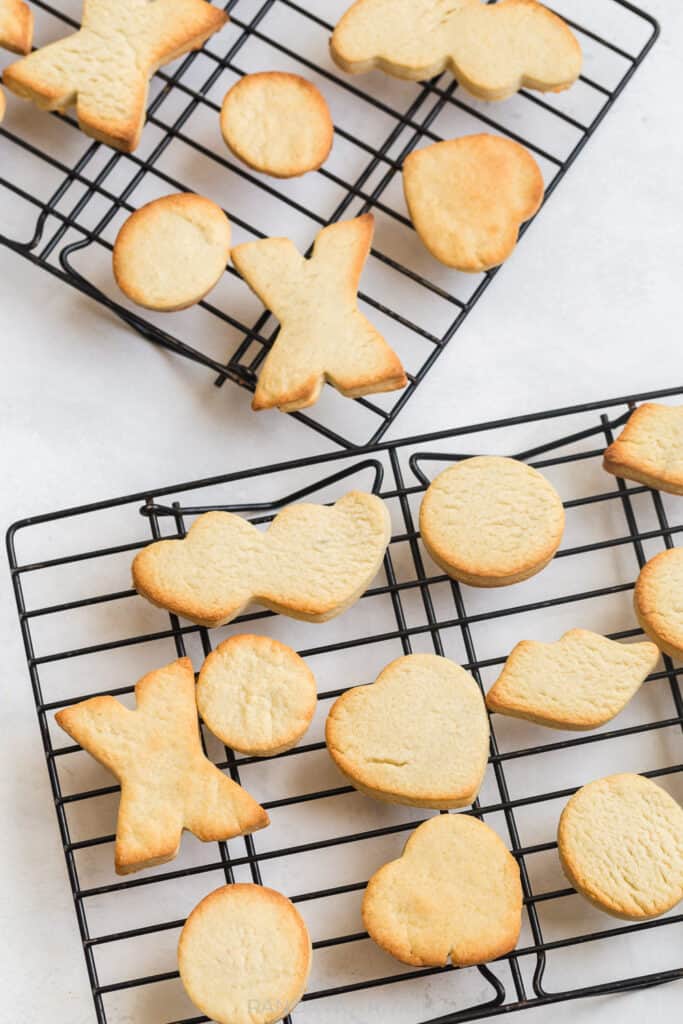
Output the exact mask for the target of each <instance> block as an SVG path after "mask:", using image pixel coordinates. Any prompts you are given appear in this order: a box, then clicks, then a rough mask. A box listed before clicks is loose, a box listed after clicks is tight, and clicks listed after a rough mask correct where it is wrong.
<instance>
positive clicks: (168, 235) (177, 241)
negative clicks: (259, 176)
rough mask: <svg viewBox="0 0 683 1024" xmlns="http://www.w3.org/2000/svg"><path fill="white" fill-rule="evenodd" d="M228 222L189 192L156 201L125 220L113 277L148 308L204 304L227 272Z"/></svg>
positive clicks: (161, 309)
mask: <svg viewBox="0 0 683 1024" xmlns="http://www.w3.org/2000/svg"><path fill="white" fill-rule="evenodd" d="M229 255H230V221H229V220H228V218H227V217H226V215H225V214H224V213H223V211H222V210H221V208H220V206H216V204H215V203H212V202H211V200H210V199H205V198H204V197H203V196H197V195H193V194H191V193H180V194H178V195H172V196H164V197H163V198H162V199H155V200H153V201H152V202H151V203H147V205H146V206H141V207H140V209H139V210H136V211H135V213H133V214H131V216H130V217H129V218H128V220H126V222H125V223H124V224H123V227H122V228H121V230H120V231H119V233H118V235H117V237H116V241H115V243H114V255H113V265H114V277H115V278H116V283H117V284H118V286H119V288H120V289H121V291H122V292H123V293H124V294H125V295H127V296H128V298H129V299H132V301H133V302H135V303H137V305H138V306H144V307H145V308H146V309H155V310H158V311H159V312H171V311H173V310H177V309H186V308H187V307H188V306H193V305H194V304H195V303H196V302H199V301H200V299H203V298H204V296H205V295H207V294H208V292H210V291H211V289H212V288H213V287H214V285H216V284H217V283H218V281H219V279H220V277H221V275H222V274H223V273H224V271H225V268H226V265H227V262H228V259H229Z"/></svg>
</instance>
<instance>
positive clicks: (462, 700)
mask: <svg viewBox="0 0 683 1024" xmlns="http://www.w3.org/2000/svg"><path fill="white" fill-rule="evenodd" d="M325 739H326V741H327V747H328V750H329V752H330V754H331V756H332V759H333V760H334V762H335V764H336V765H337V767H338V768H339V769H340V771H342V772H343V773H344V775H346V776H347V778H348V779H350V781H351V782H352V783H353V785H354V786H355V787H356V789H358V790H360V791H361V793H366V794H367V795H368V796H373V797H375V798H376V799H378V800H385V801H387V802H388V803H394V804H409V805H410V806H413V807H435V808H448V807H464V806H466V805H467V804H471V803H472V801H473V800H474V799H475V798H476V796H477V793H478V792H479V788H480V786H481V783H482V780H483V778H484V772H485V770H486V762H487V758H488V749H489V725H488V718H487V715H486V708H485V706H484V700H483V697H482V695H481V692H480V690H479V687H478V686H477V684H476V683H475V681H474V679H473V678H472V676H471V675H470V674H469V672H466V671H465V669H464V668H461V667H460V666H459V665H456V664H455V662H452V661H449V659H448V658H440V657H438V656H437V655H435V654H409V655H407V656H406V657H404V658H397V660H396V661H392V662H391V664H389V665H387V667H386V668H385V669H384V670H383V671H382V672H381V673H380V674H379V676H378V677H377V680H376V682H374V683H373V684H372V685H370V686H356V687H354V688H353V689H351V690H347V692H346V693H344V694H342V696H341V697H339V699H338V700H337V701H335V703H334V704H333V705H332V708H331V709H330V713H329V716H328V719H327V725H326V728H325Z"/></svg>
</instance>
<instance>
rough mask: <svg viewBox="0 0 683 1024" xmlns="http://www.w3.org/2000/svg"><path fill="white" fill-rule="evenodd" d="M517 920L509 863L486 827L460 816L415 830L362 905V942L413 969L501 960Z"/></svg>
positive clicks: (514, 877)
mask: <svg viewBox="0 0 683 1024" xmlns="http://www.w3.org/2000/svg"><path fill="white" fill-rule="evenodd" d="M521 917H522V886H521V883H520V879H519V868H518V867H517V862H516V861H515V859H514V857H513V856H512V855H511V854H510V853H509V851H508V850H507V848H506V846H505V844H504V843H503V841H502V839H500V837H499V836H498V835H496V833H495V832H494V831H493V829H492V828H490V827H489V826H488V825H485V824H484V823H483V822H482V821H478V820H477V819H476V818H471V817H470V816H469V815H467V814H440V815H437V816H436V817H435V818H431V819H430V820H429V821H425V822H424V823H423V824H422V825H420V827H419V828H417V829H416V830H415V832H413V834H412V835H411V837H410V839H409V840H408V842H407V843H406V845H405V848H404V850H403V853H402V854H401V856H400V857H399V858H398V860H392V861H390V863H389V864H385V865H384V867H381V868H380V869H379V871H376V872H375V874H374V875H373V876H372V878H371V879H370V881H369V882H368V887H367V889H366V890H365V896H364V898H363V922H364V924H365V927H366V928H367V930H368V932H369V934H370V938H371V939H374V941H375V942H376V943H377V944H378V945H379V946H381V947H382V949H385V950H386V951H387V953H391V955H392V956H394V957H396V959H397V960H401V961H402V962H403V963H405V964H413V965H415V966H416V967H424V966H429V967H444V966H445V965H446V964H447V963H448V961H449V960H450V961H451V962H452V963H453V964H454V965H456V966H459V967H465V966H469V965H470V964H481V963H484V962H485V961H487V960H495V959H496V957H499V956H504V955H505V954H506V953H509V952H510V950H511V949H514V948H515V945H516V943H517V939H518V938H519V930H520V927H521Z"/></svg>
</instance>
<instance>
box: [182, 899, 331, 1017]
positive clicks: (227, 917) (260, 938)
mask: <svg viewBox="0 0 683 1024" xmlns="http://www.w3.org/2000/svg"><path fill="white" fill-rule="evenodd" d="M178 967H179V969H180V980H181V981H182V983H183V985H184V987H185V991H186V992H187V994H188V996H189V997H190V999H191V1000H192V1002H193V1003H194V1004H195V1006H197V1007H198V1008H199V1009H200V1010H201V1011H202V1013H205V1014H206V1015H207V1017H210V1018H211V1020H212V1021H216V1022H217V1024H272V1022H274V1021H278V1020H280V1019H281V1018H282V1017H285V1016H286V1015H287V1014H288V1013H289V1012H290V1011H291V1010H292V1009H293V1008H294V1007H295V1006H296V1004H297V1003H298V1002H299V1000H300V999H301V996H302V995H303V993H304V989H305V987H306V981H307V979H308V974H309V971H310V968H311V939H310V936H309V934H308V929H307V928H306V925H305V924H304V921H303V918H302V917H301V915H300V914H299V912H298V910H297V909H296V908H295V906H294V904H293V903H291V902H290V901H289V900H288V899H287V898H286V897H285V896H283V895H282V894H281V893H279V892H276V891H275V890H274V889H267V888H265V887H264V886H261V885H250V884H234V885H225V886H223V887H222V888H221V889H216V890H215V891H214V892H212V893H209V895H208V896H206V897H205V898H204V899H203V900H202V901H201V903H198V904H197V906H196V907H195V908H194V910H193V911H192V913H191V914H190V916H189V917H188V919H187V921H186V922H185V925H184V927H183V930H182V932H181V933H180V940H179V942H178Z"/></svg>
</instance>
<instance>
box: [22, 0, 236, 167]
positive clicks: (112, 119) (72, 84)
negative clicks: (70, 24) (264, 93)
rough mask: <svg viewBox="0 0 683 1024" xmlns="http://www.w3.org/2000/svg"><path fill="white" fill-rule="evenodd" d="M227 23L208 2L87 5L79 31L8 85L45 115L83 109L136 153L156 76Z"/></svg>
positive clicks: (115, 141) (124, 0)
mask: <svg viewBox="0 0 683 1024" xmlns="http://www.w3.org/2000/svg"><path fill="white" fill-rule="evenodd" d="M226 21H227V15H226V14H225V13H224V12H223V11H221V10H219V9H218V8H217V7H212V5H211V4H210V3H206V2H205V0H154V2H153V3H150V2H148V0H84V4H83V19H82V23H81V28H80V30H79V31H78V32H75V33H74V34H73V35H70V36H67V37H66V38H65V39H60V40H58V41H57V42H55V43H50V44H49V45H48V46H43V47H42V48H41V49H39V50H36V51H35V52H34V53H31V54H29V56H28V57H24V58H23V59H22V60H20V61H17V62H16V63H14V64H11V65H10V67H8V68H7V69H6V70H5V72H4V75H3V79H4V82H5V84H6V85H7V87H8V88H9V89H11V90H12V92H15V93H17V95H19V96H23V97H24V98H25V99H29V100H33V102H34V103H36V104H37V105H38V106H39V107H42V108H43V109H44V110H66V109H67V108H68V107H71V106H73V105H74V104H75V105H76V116H77V118H78V123H79V125H80V127H81V128H82V130H83V131H84V132H85V133H86V134H87V135H90V136H92V138H94V139H98V140H99V141H100V142H106V143H108V144H109V145H110V146H114V147H116V148H117V149H121V150H123V151H124V152H127V153H130V152H132V151H133V150H134V149H135V148H136V146H137V144H138V142H139V141H140V134H141V132H142V126H143V123H144V119H145V105H146V102H147V90H148V85H149V79H150V76H151V75H152V74H153V73H154V72H155V71H156V70H157V69H158V68H160V67H161V66H162V65H163V64H167V63H168V62H169V61H172V60H175V59H176V57H180V56H182V55H183V54H184V53H187V52H188V51H189V50H196V49H198V48H199V47H200V46H201V45H202V44H203V43H204V42H205V41H206V40H207V39H208V38H209V36H210V35H212V34H213V33H214V32H217V31H218V29H219V28H221V27H222V26H223V25H224V24H225V22H226Z"/></svg>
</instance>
